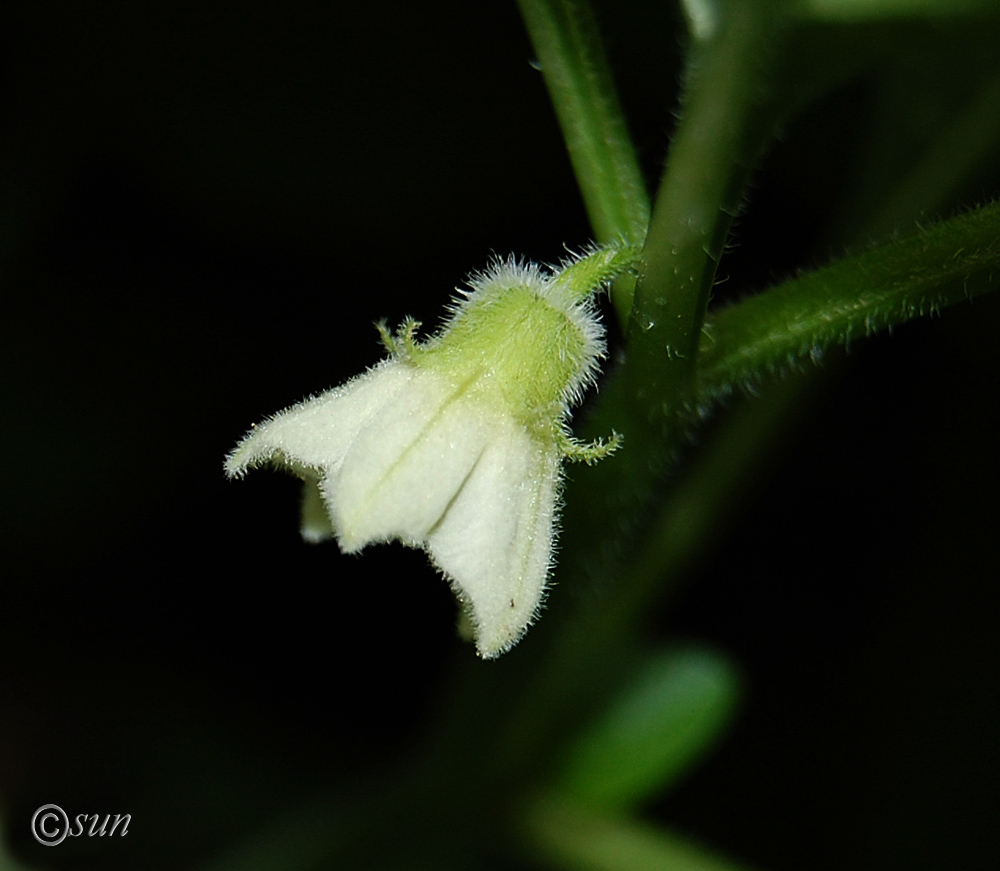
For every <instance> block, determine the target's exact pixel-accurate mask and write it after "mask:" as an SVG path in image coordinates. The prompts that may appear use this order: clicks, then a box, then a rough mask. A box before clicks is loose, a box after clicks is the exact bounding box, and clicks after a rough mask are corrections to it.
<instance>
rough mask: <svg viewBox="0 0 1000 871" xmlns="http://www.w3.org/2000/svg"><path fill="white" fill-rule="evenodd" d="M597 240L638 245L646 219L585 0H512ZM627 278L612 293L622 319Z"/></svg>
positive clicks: (628, 302) (628, 299) (628, 293)
mask: <svg viewBox="0 0 1000 871" xmlns="http://www.w3.org/2000/svg"><path fill="white" fill-rule="evenodd" d="M518 6H519V7H520V9H521V16H522V17H523V18H524V23H525V25H526V27H527V29H528V35H529V36H530V38H531V43H532V46H533V47H534V49H535V53H536V54H537V56H538V60H539V63H540V65H541V69H542V75H543V76H544V77H545V84H546V86H547V87H548V90H549V95H550V96H551V98H552V103H553V106H554V107H555V111H556V117H557V118H558V119H559V125H560V127H561V128H562V132H563V138H564V139H565V141H566V148H567V150H568V151H569V156H570V160H571V162H572V164H573V171H574V172H575V173H576V178H577V182H578V184H579V185H580V192H581V194H582V196H583V201H584V205H585V207H586V209H587V215H588V217H589V218H590V223H591V226H592V227H593V229H594V234H595V236H596V238H597V241H598V242H600V243H602V244H607V243H612V242H618V241H621V240H624V241H626V242H629V243H633V244H641V243H642V241H643V239H644V238H645V236H646V227H647V225H648V223H649V196H648V194H647V193H646V188H645V184H644V182H643V179H642V173H641V172H640V170H639V162H638V160H637V158H636V154H635V148H634V147H633V146H632V141H631V139H630V137H629V133H628V129H627V127H626V125H625V118H624V115H623V114H622V111H621V106H620V104H619V101H618V94H617V92H616V91H615V86H614V82H613V80H612V78H611V71H610V69H609V68H608V63H607V59H606V58H605V55H604V49H603V47H602V45H601V40H600V34H599V33H598V30H597V25H596V23H595V21H594V16H593V13H592V12H591V10H590V7H589V5H588V4H587V2H585V0H518ZM633 288H634V282H633V281H631V280H627V279H626V280H620V281H619V282H618V284H616V286H615V293H614V295H613V298H614V304H615V309H616V311H617V313H618V317H619V320H620V321H621V323H622V324H624V323H625V322H626V319H627V318H628V313H629V310H630V309H631V306H632V292H633Z"/></svg>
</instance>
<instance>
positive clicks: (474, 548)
mask: <svg viewBox="0 0 1000 871" xmlns="http://www.w3.org/2000/svg"><path fill="white" fill-rule="evenodd" d="M636 259H637V250H636V249H634V248H629V247H623V246H615V247H607V248H600V249H596V250H593V251H591V252H589V253H587V254H586V255H584V256H581V257H577V258H574V259H572V260H571V261H569V262H568V263H566V264H564V265H563V266H562V268H560V269H558V270H548V269H543V268H542V267H539V266H536V265H534V264H520V263H517V262H515V261H513V260H508V261H505V262H500V263H497V264H495V265H494V266H493V267H492V268H491V269H489V270H488V271H486V272H484V273H482V274H479V275H476V276H474V277H473V278H472V280H471V282H470V284H471V289H470V290H468V291H461V293H462V296H461V297H460V298H459V299H457V300H456V301H455V302H454V303H453V305H452V306H451V309H450V316H449V318H448V320H447V322H446V323H445V325H444V326H443V328H442V329H441V330H440V332H438V333H437V334H436V335H435V336H433V337H431V338H429V339H427V340H426V341H423V342H417V341H416V340H415V338H414V336H415V333H416V329H417V327H418V326H419V325H418V324H417V323H416V322H414V321H406V322H405V323H404V325H403V326H402V327H401V328H400V330H399V331H398V333H397V334H396V335H395V336H392V335H390V334H389V333H388V332H387V331H386V329H385V327H384V326H381V325H380V327H379V329H380V331H381V333H382V339H383V342H384V343H385V345H386V347H387V349H388V351H389V356H388V357H387V358H386V359H384V360H382V362H381V363H379V364H378V365H376V366H375V367H373V368H372V369H370V370H368V371H367V372H365V373H364V374H362V375H360V376H358V377H356V378H354V379H352V380H351V381H348V382H347V383H346V384H344V385H342V386H340V387H336V388H334V389H332V390H329V391H327V392H326V393H323V394H321V395H319V396H317V397H314V398H311V399H307V400H305V401H303V402H300V403H299V404H297V405H294V406H292V407H291V408H288V409H286V410H285V411H282V412H280V413H278V414H276V415H275V416H273V417H271V418H269V419H268V420H266V421H264V422H263V423H261V424H259V425H257V426H255V427H254V428H253V429H251V430H250V432H249V433H248V434H247V435H246V437H245V438H244V439H243V440H242V441H241V442H240V443H239V445H237V447H236V449H235V450H234V451H233V452H232V453H231V454H230V455H229V457H228V458H227V459H226V464H225V469H226V472H227V474H228V475H230V476H231V477H232V476H242V475H243V473H244V472H245V471H246V470H247V469H248V468H251V467H255V466H259V465H262V464H268V463H270V464H274V465H277V466H282V467H284V468H286V469H288V470H290V471H291V472H293V473H294V474H296V475H298V476H299V477H301V478H302V479H303V480H304V481H305V483H306V493H305V497H304V500H303V522H302V534H303V537H304V538H306V539H307V540H308V541H321V540H323V539H324V538H328V537H330V536H334V537H336V540H337V542H338V544H339V545H340V548H341V550H343V551H344V552H345V553H355V552H357V551H359V550H361V549H362V548H363V547H365V546H366V545H368V544H371V543H374V542H384V541H390V540H398V541H401V542H403V543H404V544H406V545H409V546H411V547H419V548H422V549H424V550H425V551H426V552H427V553H428V555H429V556H430V558H431V561H432V562H433V563H434V564H435V565H436V566H437V567H438V569H440V570H441V572H442V573H443V574H444V575H445V576H446V577H447V578H448V580H449V582H450V583H451V585H452V588H453V589H454V591H455V593H456V595H457V596H458V599H459V601H460V602H461V604H462V606H463V609H464V613H465V617H466V618H467V625H468V626H469V627H471V631H472V635H473V637H474V638H475V642H476V647H477V650H478V652H479V654H480V655H481V656H483V657H484V658H492V657H495V656H498V655H499V654H500V653H502V652H504V651H505V650H507V649H509V648H510V647H511V646H513V645H514V644H515V643H516V642H517V641H518V639H519V638H520V637H521V635H522V634H523V633H524V631H525V629H527V627H528V626H529V625H530V624H531V622H532V621H533V620H534V619H535V616H536V614H537V613H538V610H539V606H540V605H541V602H542V599H543V597H544V595H545V588H546V583H547V579H548V576H549V571H550V568H551V565H552V551H553V540H554V537H555V533H556V525H557V499H558V495H559V486H560V476H561V467H562V460H563V459H564V458H569V459H571V460H583V461H586V462H593V461H595V460H597V459H599V458H601V457H603V456H606V455H607V454H609V453H611V451H613V450H614V449H615V448H616V447H617V444H618V438H617V436H613V437H612V438H611V440H610V441H608V442H606V443H605V442H603V441H597V442H594V443H592V444H589V445H584V444H580V443H579V442H576V441H575V440H573V439H572V438H571V437H570V436H569V435H568V432H567V420H568V414H569V409H570V407H571V406H572V405H573V404H575V403H576V402H578V401H579V399H580V398H581V395H582V392H583V390H584V389H585V388H586V387H587V386H588V385H590V384H591V383H592V382H593V380H594V378H595V376H596V373H597V367H598V362H599V360H600V359H601V358H602V357H603V355H604V330H603V327H602V326H601V324H600V321H599V320H598V317H597V314H596V312H595V310H594V305H593V301H592V300H593V292H594V291H595V290H597V289H599V288H600V287H602V286H603V285H605V284H606V283H607V282H609V281H610V280H612V279H613V278H615V277H616V276H618V275H619V274H621V273H622V272H623V271H625V270H627V269H629V268H630V267H632V266H633V265H634V264H635V263H636Z"/></svg>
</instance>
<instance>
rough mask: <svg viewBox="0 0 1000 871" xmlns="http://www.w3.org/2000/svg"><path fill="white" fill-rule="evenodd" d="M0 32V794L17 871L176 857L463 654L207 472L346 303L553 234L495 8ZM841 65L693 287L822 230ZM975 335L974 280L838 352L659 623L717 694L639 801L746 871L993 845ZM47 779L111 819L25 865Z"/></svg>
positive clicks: (631, 10) (383, 745)
mask: <svg viewBox="0 0 1000 871" xmlns="http://www.w3.org/2000/svg"><path fill="white" fill-rule="evenodd" d="M625 5H626V6H627V7H628V8H626V9H623V10H621V9H618V7H617V6H614V5H612V4H602V5H601V6H599V7H598V8H599V11H602V10H603V11H604V15H603V17H604V19H605V20H606V21H607V24H608V28H607V29H608V45H609V52H610V54H611V60H612V63H613V64H614V65H615V67H616V69H620V74H619V83H620V85H621V88H622V94H623V100H624V102H625V105H626V110H627V112H628V114H629V117H630V121H631V123H632V128H633V133H634V135H635V138H636V142H637V145H638V147H639V149H640V153H641V155H642V159H643V161H644V169H645V170H646V172H647V173H648V176H649V179H650V182H651V183H653V182H654V181H655V178H656V175H657V173H658V170H659V164H660V161H661V160H662V155H663V153H664V150H665V147H666V144H667V142H668V139H669V132H670V125H671V123H672V118H673V115H672V112H673V110H674V109H676V85H677V81H678V69H679V56H680V38H679V33H680V30H679V21H678V19H677V18H676V16H675V15H674V14H673V13H672V12H671V10H670V4H651V3H649V4H641V3H634V4H625ZM604 6H607V8H606V9H604ZM664 7H666V8H664ZM0 15H2V16H3V21H2V24H3V36H2V37H0V39H2V42H0V125H2V132H0V222H2V223H0V228H2V233H0V306H2V308H0V355H2V362H0V397H2V400H3V418H2V425H0V447H2V455H3V463H2V471H0V496H2V500H0V547H2V552H0V558H2V562H0V573H2V578H3V583H2V587H0V809H2V812H3V816H4V817H5V821H6V830H7V840H8V842H9V843H10V844H11V845H12V848H13V852H14V853H15V854H16V855H18V856H20V857H23V858H24V860H25V861H26V862H29V863H31V864H32V865H34V866H36V867H47V868H59V869H61V868H66V869H86V868H106V869H113V868H132V867H143V868H147V869H159V868H164V869H166V868H176V867H189V866H191V865H192V864H193V863H198V862H201V861H206V860H207V859H209V858H210V857H211V856H212V855H214V854H215V853H217V852H218V851H219V850H221V849H223V848H224V847H226V846H228V845H230V844H232V843H235V842H237V841H238V840H239V839H240V838H242V837H244V836H245V835H246V834H248V833H250V832H252V831H253V830H254V829H255V828H256V827H257V826H259V824H260V823H261V822H262V821H266V820H270V819H273V818H274V817H275V816H276V815H280V814H281V813H282V812H284V811H285V810H286V809H287V808H289V807H292V806H294V805H295V804H296V803H297V802H299V801H301V800H303V799H304V798H306V797H308V796H311V795H314V794H322V793H324V792H325V791H327V790H328V789H329V788H330V786H331V784H338V783H345V782H348V781H349V780H350V778H352V777H354V776H355V775H360V774H364V773H366V772H368V771H370V770H372V769H375V768H377V769H379V770H388V771H391V770H392V767H393V765H394V764H395V761H394V760H396V759H398V758H401V757H402V756H403V755H404V754H405V751H406V749H407V748H408V747H410V746H412V744H413V742H414V741H415V740H416V736H419V734H420V732H421V728H422V726H423V724H424V723H425V722H426V719H427V717H428V716H429V712H431V711H432V710H433V709H434V707H435V705H437V704H439V702H440V693H441V692H442V691H443V684H444V677H443V676H444V674H445V673H446V671H447V668H448V664H449V663H450V662H451V661H452V660H453V659H455V658H459V657H470V656H471V655H472V652H471V648H469V647H467V646H465V645H464V644H463V643H461V642H459V641H457V640H456V639H455V637H454V634H453V631H452V624H453V621H454V606H453V604H452V601H451V595H450V593H449V591H448V589H447V586H446V585H445V584H444V583H442V582H441V580H440V579H439V578H437V577H435V575H434V573H433V571H432V570H431V569H430V567H429V566H428V565H427V564H426V561H425V559H424V558H423V556H422V555H421V554H419V553H414V552H408V551H405V550H403V549H402V548H400V547H398V546H391V547H380V548H374V549H372V550H371V551H370V552H369V553H366V554H365V555H364V557H362V558H349V557H343V556H341V555H339V554H338V552H337V551H336V548H335V547H334V546H332V545H327V546H321V547H308V546H305V545H303V544H301V543H300V541H299V539H298V536H297V523H296V521H297V518H296V503H297V498H298V496H297V485H296V483H295V482H294V481H292V480H291V479H286V478H284V477H282V476H279V475H269V474H264V473H259V474H255V475H253V476H251V477H250V478H248V479H247V481H245V482H243V483H240V484H234V483H231V482H228V481H226V480H225V479H224V477H223V475H222V459H223V456H224V455H225V453H226V452H227V451H228V450H229V449H230V448H231V447H232V446H233V445H234V444H235V442H236V440H237V439H238V438H239V437H240V435H241V434H242V433H243V432H244V431H245V430H246V429H247V427H248V426H249V424H250V423H252V422H253V421H255V420H258V419H260V418H261V417H262V416H263V415H265V414H268V413H271V412H273V411H275V410H277V409H279V408H282V407H284V406H286V405H288V404H290V403H292V402H294V401H296V400H298V399H300V398H301V397H302V396H304V395H306V394H308V393H311V392H317V391H320V390H322V389H325V388H327V387H329V386H332V385H333V384H336V383H338V382H340V381H342V380H344V379H346V378H347V377H350V376H351V375H353V374H355V373H357V372H358V371H360V370H361V369H362V368H363V367H364V366H367V365H370V364H372V363H373V362H375V361H376V360H377V359H378V357H379V354H380V351H379V347H378V344H377V341H376V334H375V331H374V329H373V328H372V326H371V324H372V322H373V321H374V320H376V319H378V318H380V317H387V318H388V319H389V320H390V321H392V322H395V321H398V320H399V319H401V318H402V317H403V316H404V315H406V314H413V315H415V316H417V317H418V318H420V319H422V320H424V321H425V323H427V324H434V323H436V322H437V321H438V319H439V317H440V314H439V313H440V312H441V306H442V304H443V303H444V302H445V301H446V299H447V296H448V294H449V292H450V290H451V289H452V288H453V287H454V286H455V285H457V284H459V283H461V281H462V280H463V278H464V276H465V275H466V274H468V273H469V272H470V271H472V270H475V269H479V268H481V267H482V266H484V265H485V263H486V261H487V260H488V258H489V257H490V256H491V254H492V253H494V252H496V253H499V254H507V253H508V252H514V253H517V254H521V255H525V256H529V257H531V258H532V259H536V260H544V261H553V260H557V259H558V258H559V257H560V256H561V255H562V252H563V247H562V246H563V245H564V244H568V245H571V246H577V247H578V246H580V245H582V244H584V243H585V242H587V241H588V239H589V230H588V226H587V223H586V217H585V215H584V213H583V209H582V205H581V203H580V201H579V197H578V195H577V193H576V188H575V184H574V181H573V177H572V174H571V171H570V169H569V165H568V161H567V159H566V157H565V153H564V150H563V147H562V143H561V139H560V135H559V132H558V128H557V126H556V124H555V121H554V118H553V115H552V112H551V108H550V106H549V103H548V98H547V95H546V93H545V91H544V87H543V84H542V80H541V77H540V75H539V73H538V72H537V71H536V70H534V69H532V67H531V66H530V64H529V61H530V60H531V58H532V52H531V49H530V47H529V45H528V43H527V39H526V37H525V36H524V34H523V29H522V26H521V23H520V20H519V18H518V16H517V14H516V9H515V8H514V4H513V3H485V4H459V3H436V4H412V3H384V4H377V5H373V6H372V7H371V9H370V10H369V11H363V10H361V9H360V8H357V6H356V5H355V4H350V5H348V4H338V3H310V2H306V0H301V2H293V3H286V4H283V5H282V6H281V7H280V8H279V7H278V6H275V5H266V6H265V5H264V4H254V3H249V4H247V3H222V2H217V0H209V2H206V0H201V2H197V3H195V2H187V3H184V2H173V3H143V4H135V3H124V2H104V3H100V4H61V3H45V2H39V3H32V4H25V3H15V4H11V5H8V6H7V7H6V8H5V11H4V12H3V13H0ZM866 88H867V85H866V82H865V80H864V79H861V80H857V81H853V82H851V83H850V84H849V85H848V86H846V87H844V88H841V89H839V90H838V91H837V92H836V93H834V94H832V95H831V96H830V97H828V98H826V99H825V100H824V101H822V102H821V103H820V104H818V105H817V106H816V107H814V108H813V109H812V110H811V111H810V112H809V113H807V114H805V115H803V116H802V117H801V118H800V119H799V120H797V121H796V122H795V123H793V124H792V125H791V126H790V127H789V129H787V130H786V131H785V133H784V136H783V138H782V141H781V142H780V143H779V145H778V146H777V147H776V149H775V150H774V152H772V154H771V155H770V156H769V158H768V159H767V161H766V162H765V165H764V167H763V168H762V170H761V171H760V173H759V174H758V177H757V179H756V181H755V186H754V189H753V191H752V192H751V195H750V198H749V201H748V204H747V210H746V213H745V214H744V216H743V217H742V218H741V220H740V221H739V224H738V227H737V231H736V237H735V241H736V245H735V247H734V249H733V251H732V252H731V253H730V254H729V255H728V256H727V259H726V260H725V261H724V263H723V270H722V271H723V274H724V277H725V278H726V279H727V283H726V284H725V285H724V286H723V287H722V288H721V289H720V295H722V296H724V295H726V294H729V293H735V294H738V293H742V292H746V291H748V290H752V289H755V288H759V287H762V286H764V285H766V284H767V283H769V282H771V281H774V280H776V279H780V278H782V277H784V276H787V275H789V274H791V273H792V272H794V270H795V269H797V268H808V267H809V266H812V265H816V264H818V263H820V262H822V261H823V260H824V259H825V258H826V257H827V255H828V254H829V253H831V252H829V251H827V250H826V249H825V248H824V245H823V242H822V239H823V230H824V226H825V224H826V221H827V217H828V215H829V214H830V213H832V212H833V211H834V205H833V204H834V202H835V199H836V193H837V189H838V184H839V180H840V178H842V177H843V175H844V174H845V173H847V172H848V171H849V168H850V166H851V163H852V156H853V155H854V154H855V153H856V152H857V151H858V150H859V149H860V148H862V147H864V144H865V143H864V137H863V135H862V133H861V131H860V130H859V127H860V122H859V121H858V120H857V119H858V118H859V117H861V114H860V113H861V110H862V108H863V107H864V105H865V100H866V99H867V96H868V91H867V90H866ZM995 177H996V172H995V169H994V170H990V171H986V172H984V174H983V176H982V178H981V179H978V180H975V181H974V182H970V185H971V187H970V192H969V194H970V197H971V199H970V200H969V201H970V202H972V201H975V200H976V199H979V200H983V199H986V198H989V197H991V196H992V195H993V194H994V193H995V190H996V188H995V186H992V185H994V180H995ZM998 324H1000V310H998V305H997V302H996V301H995V300H993V299H989V298H987V299H984V300H981V301H978V302H977V303H976V304H975V305H970V306H967V307H963V308H961V309H956V310H953V311H948V312H945V313H944V314H943V315H942V316H941V317H940V318H935V319H933V320H930V321H927V322H921V323H918V324H914V325H911V326H907V327H905V328H903V329H898V330H896V331H895V334H894V335H893V336H892V337H882V338H880V339H876V340H873V341H871V342H868V343H864V344H861V345H857V346H855V347H853V348H852V349H851V352H850V354H849V355H848V356H847V357H846V359H845V360H842V361H841V360H838V359H835V360H834V361H833V362H832V363H831V365H830V367H829V377H827V378H825V379H822V383H818V384H817V387H816V391H815V392H814V397H815V401H810V402H808V403H804V404H803V409H802V414H801V415H800V422H799V424H800V425H799V427H798V428H797V430H796V431H795V432H794V433H792V434H791V435H790V437H789V438H788V439H787V440H785V441H783V442H782V443H781V444H780V445H776V447H775V450H774V451H773V453H772V456H771V458H770V459H771V462H770V467H769V468H768V469H766V470H762V474H761V476H760V484H759V486H758V489H757V490H756V491H755V492H754V493H753V494H752V495H751V497H750V498H749V500H748V501H747V503H746V504H745V505H744V506H743V508H742V509H741V510H740V511H738V512H737V521H736V523H735V524H734V526H733V527H732V528H730V529H728V530H727V531H726V532H725V534H723V535H720V538H719V540H718V542H717V543H716V546H715V547H713V549H712V554H711V556H710V557H706V559H705V560H704V562H703V564H702V566H701V567H700V569H699V570H698V573H697V575H696V577H695V578H693V579H692V582H691V583H690V584H689V585H688V586H687V587H686V592H685V593H684V594H683V595H682V596H681V597H680V598H679V599H678V600H677V601H675V603H674V607H673V609H672V610H671V611H669V612H665V613H664V615H663V618H662V621H661V631H662V632H663V634H664V635H671V636H673V637H677V636H679V637H685V638H694V639H698V640H703V641H707V642H710V643H713V644H716V645H718V646H719V647H721V648H722V649H723V650H726V651H728V652H730V653H731V654H732V655H733V657H734V659H735V661H736V662H737V663H738V664H739V665H740V667H741V669H742V671H743V673H744V674H745V676H746V679H747V694H746V704H745V707H744V711H743V714H742V715H741V717H740V719H739V721H738V723H737V725H736V728H735V730H734V731H733V732H732V734H731V735H730V737H729V738H728V739H727V740H726V742H725V743H724V744H723V746H722V747H721V749H720V751H719V752H718V753H717V754H716V755H715V756H714V757H713V758H712V759H711V760H710V761H709V762H708V763H707V764H706V765H705V766H704V767H703V768H702V769H701V770H700V771H699V772H698V773H696V774H695V775H694V776H693V777H692V778H690V779H689V780H688V781H687V782H686V783H685V784H683V785H682V787H681V788H680V790H679V791H678V792H676V793H674V794H673V795H672V796H670V797H667V798H665V799H664V800H663V802H661V803H660V804H659V805H657V806H656V807H655V808H654V809H653V810H654V811H655V812H656V813H657V814H658V815H659V816H660V817H661V818H663V819H665V820H667V821H669V822H671V823H673V824H675V825H677V826H679V827H680V828H682V829H683V830H685V831H687V832H689V833H691V834H694V835H697V836H699V837H702V838H703V839H705V840H706V841H707V842H709V843H712V844H715V845H718V846H720V847H722V848H724V849H726V850H728V851H730V852H731V853H733V854H734V855H736V856H739V857H741V858H744V859H745V860H747V861H748V862H750V863H751V864H754V865H757V866H758V867H762V868H770V869H774V871H780V869H786V868H787V869H792V868H800V867H803V866H806V865H808V867H810V868H812V869H815V871H820V869H826V868H830V869H833V868H840V867H844V866H845V864H849V865H850V867H854V868H868V867H871V868H876V867H877V868H879V869H883V871H884V869H893V868H900V869H902V868H907V869H919V868H928V869H929V868H949V869H973V868H987V867H992V865H991V864H989V863H990V862H991V859H994V858H995V855H996V851H997V848H998V846H1000V844H998V840H1000V836H998V834H997V826H996V819H997V812H998V810H1000V806H998V804H1000V802H998V798H1000V796H998V786H997V783H998V774H1000V770H998V769H1000V766H998V761H1000V760H998V750H997V747H998V743H997V740H996V739H997V734H996V731H997V730H996V719H997V714H998V704H997V683H996V677H995V676H996V667H997V665H998V646H997V643H996V641H995V632H994V626H995V624H996V617H997V611H996V608H995V606H994V601H993V588H994V585H995V583H996V577H997V574H998V572H997V562H998V561H997V546H996V544H995V535H996V529H997V520H998V517H1000V512H998V509H997V504H998V500H997V491H998V485H1000V467H998V462H997V457H996V449H995V446H996V432H997V425H998V423H1000V413H998V404H997V397H996V388H995V385H996V383H997V376H998V374H1000V372H998V368H1000V367H998V365H997V354H996V334H997V325H998ZM511 655H515V656H516V655H517V653H516V651H515V652H514V653H513V654H511ZM482 667H483V668H487V667H489V666H488V665H483V666H482ZM47 802H56V803H59V804H61V805H62V806H63V807H65V808H66V809H67V810H70V811H71V813H73V812H84V811H86V812H88V813H90V812H101V813H106V812H111V813H115V812H119V813H130V814H131V815H132V818H133V823H132V826H131V828H130V832H129V836H128V837H127V838H126V839H124V840H120V841H119V840H116V841H115V842H113V843H112V842H109V841H108V840H107V839H103V840H101V839H93V840H88V839H76V842H75V843H72V842H67V843H65V844H63V845H61V846H60V847H59V848H55V849H51V850H44V849H43V848H41V847H38V846H37V845H36V844H35V843H34V841H33V840H32V839H31V838H30V835H29V832H28V821H29V820H30V816H31V813H32V812H33V811H34V809H35V808H36V807H38V806H39V805H41V804H44V803H47Z"/></svg>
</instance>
